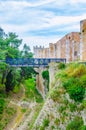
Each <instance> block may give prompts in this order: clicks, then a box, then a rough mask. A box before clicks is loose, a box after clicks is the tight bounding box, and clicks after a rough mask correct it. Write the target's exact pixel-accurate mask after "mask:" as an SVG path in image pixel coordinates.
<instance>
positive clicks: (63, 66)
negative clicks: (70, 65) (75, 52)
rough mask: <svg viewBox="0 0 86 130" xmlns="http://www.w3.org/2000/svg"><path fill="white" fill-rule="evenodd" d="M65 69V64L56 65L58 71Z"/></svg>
mask: <svg viewBox="0 0 86 130" xmlns="http://www.w3.org/2000/svg"><path fill="white" fill-rule="evenodd" d="M65 67H66V65H65V63H63V62H60V63H59V64H58V69H64V68H65Z"/></svg>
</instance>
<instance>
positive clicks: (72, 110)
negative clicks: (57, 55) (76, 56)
mask: <svg viewBox="0 0 86 130" xmlns="http://www.w3.org/2000/svg"><path fill="white" fill-rule="evenodd" d="M58 68H59V69H58V72H57V74H56V76H55V80H54V82H53V84H52V87H51V90H50V91H49V95H48V98H47V99H46V102H45V104H44V107H43V108H42V110H41V112H40V114H39V116H38V118H37V120H36V122H35V124H34V127H33V130H36V129H37V130H86V66H85V65H82V64H70V65H67V66H66V67H65V66H64V65H62V64H60V65H58Z"/></svg>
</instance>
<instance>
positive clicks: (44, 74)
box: [42, 70, 49, 80]
mask: <svg viewBox="0 0 86 130" xmlns="http://www.w3.org/2000/svg"><path fill="white" fill-rule="evenodd" d="M42 77H43V78H44V79H47V80H49V71H48V70H45V71H43V72H42Z"/></svg>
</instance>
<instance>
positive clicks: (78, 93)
mask: <svg viewBox="0 0 86 130" xmlns="http://www.w3.org/2000/svg"><path fill="white" fill-rule="evenodd" d="M68 93H69V95H70V98H72V99H74V100H75V101H79V102H80V101H82V100H83V98H84V94H85V89H84V88H83V87H82V86H77V85H75V84H73V86H72V87H70V88H69V90H68Z"/></svg>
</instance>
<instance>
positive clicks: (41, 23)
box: [0, 0, 86, 50]
mask: <svg viewBox="0 0 86 130" xmlns="http://www.w3.org/2000/svg"><path fill="white" fill-rule="evenodd" d="M84 19H86V0H0V27H1V28H3V29H4V31H5V32H6V33H8V32H15V33H16V34H17V35H18V36H19V38H22V39H23V43H26V44H27V45H29V46H30V48H31V50H32V48H33V46H36V45H38V46H39V45H41V46H45V47H48V46H49V43H55V42H57V41H58V40H59V39H61V38H62V37H63V36H65V35H66V34H68V33H70V32H79V31H80V21H81V20H84Z"/></svg>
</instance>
